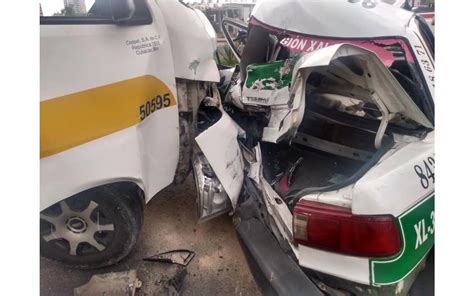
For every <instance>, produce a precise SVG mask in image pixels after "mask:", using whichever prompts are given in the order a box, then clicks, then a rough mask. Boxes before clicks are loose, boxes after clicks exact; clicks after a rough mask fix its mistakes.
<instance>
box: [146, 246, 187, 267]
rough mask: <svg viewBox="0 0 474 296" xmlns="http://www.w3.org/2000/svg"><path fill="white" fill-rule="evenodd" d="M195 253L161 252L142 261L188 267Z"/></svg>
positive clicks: (179, 251) (181, 251)
mask: <svg viewBox="0 0 474 296" xmlns="http://www.w3.org/2000/svg"><path fill="white" fill-rule="evenodd" d="M194 255H195V253H194V252H193V251H190V250H184V249H183V250H173V251H168V252H163V253H160V254H157V255H154V256H151V257H148V258H145V259H143V260H144V261H150V262H162V263H171V264H178V265H181V266H184V267H186V266H188V264H189V262H191V260H193V258H194Z"/></svg>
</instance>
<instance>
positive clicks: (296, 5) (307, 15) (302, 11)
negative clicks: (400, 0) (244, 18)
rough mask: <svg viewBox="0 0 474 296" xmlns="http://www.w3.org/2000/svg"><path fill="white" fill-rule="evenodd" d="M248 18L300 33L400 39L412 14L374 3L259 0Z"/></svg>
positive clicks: (357, 0)
mask: <svg viewBox="0 0 474 296" xmlns="http://www.w3.org/2000/svg"><path fill="white" fill-rule="evenodd" d="M252 16H253V17H255V18H256V19H257V20H259V21H261V22H263V23H265V24H267V25H270V26H273V27H276V28H280V29H284V30H288V31H293V32H298V33H302V34H308V35H315V36H321V37H323V36H324V37H336V38H368V37H370V38H374V37H375V38H376V37H387V36H404V35H405V34H406V33H405V32H406V27H407V26H408V23H409V21H410V19H411V18H412V17H413V16H414V13H413V12H410V11H407V10H405V9H401V8H398V7H395V6H392V5H390V4H386V3H383V2H379V1H377V0H330V1H329V0H292V1H288V0H277V1H275V0H259V1H258V2H257V5H256V6H255V8H254V10H253V11H252Z"/></svg>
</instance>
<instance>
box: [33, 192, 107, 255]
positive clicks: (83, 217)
mask: <svg viewBox="0 0 474 296" xmlns="http://www.w3.org/2000/svg"><path fill="white" fill-rule="evenodd" d="M59 206H60V208H61V214H59V215H57V216H50V215H46V214H43V213H42V214H41V215H40V218H41V219H43V220H45V221H47V222H48V223H50V224H51V230H50V231H49V232H48V233H47V234H44V235H42V238H43V239H44V240H45V241H46V242H50V241H53V240H60V239H62V240H65V241H67V242H68V244H69V254H70V255H74V256H77V255H78V252H77V250H78V246H79V245H80V244H82V243H87V244H89V245H90V246H92V247H94V248H95V249H96V250H97V251H99V252H100V251H103V250H104V249H105V248H106V245H104V243H103V242H99V241H98V240H97V237H96V234H97V233H102V232H113V231H114V229H115V228H114V224H102V225H101V224H100V216H99V211H95V213H96V215H97V218H96V219H95V220H96V221H94V220H92V218H91V216H92V214H93V212H94V210H95V209H96V208H97V207H98V206H99V205H98V204H97V203H96V202H94V201H90V202H89V205H88V206H87V208H85V209H84V210H82V211H80V212H78V211H74V210H73V209H71V208H70V207H69V205H68V204H67V203H66V202H65V201H61V202H60V203H59Z"/></svg>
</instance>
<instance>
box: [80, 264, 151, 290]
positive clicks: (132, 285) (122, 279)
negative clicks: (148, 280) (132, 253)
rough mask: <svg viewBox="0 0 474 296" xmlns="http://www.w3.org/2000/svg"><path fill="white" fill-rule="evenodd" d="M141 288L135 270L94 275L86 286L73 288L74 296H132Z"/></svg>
mask: <svg viewBox="0 0 474 296" xmlns="http://www.w3.org/2000/svg"><path fill="white" fill-rule="evenodd" d="M141 286H142V282H141V281H140V280H139V279H138V278H137V272H136V270H129V271H121V272H110V273H104V274H96V275H93V276H92V277H91V279H90V280H89V281H88V282H87V283H86V284H84V285H82V286H80V287H77V288H75V289H74V296H81V295H107V296H123V295H126V296H134V295H135V291H136V289H139V288H140V287H141Z"/></svg>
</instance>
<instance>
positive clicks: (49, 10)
mask: <svg viewBox="0 0 474 296" xmlns="http://www.w3.org/2000/svg"><path fill="white" fill-rule="evenodd" d="M39 2H40V3H41V8H42V9H43V15H44V16H51V15H53V13H55V12H59V11H61V9H63V8H64V0H40V1H39ZM85 2H86V9H87V10H89V8H91V6H92V4H94V2H95V0H85Z"/></svg>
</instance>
